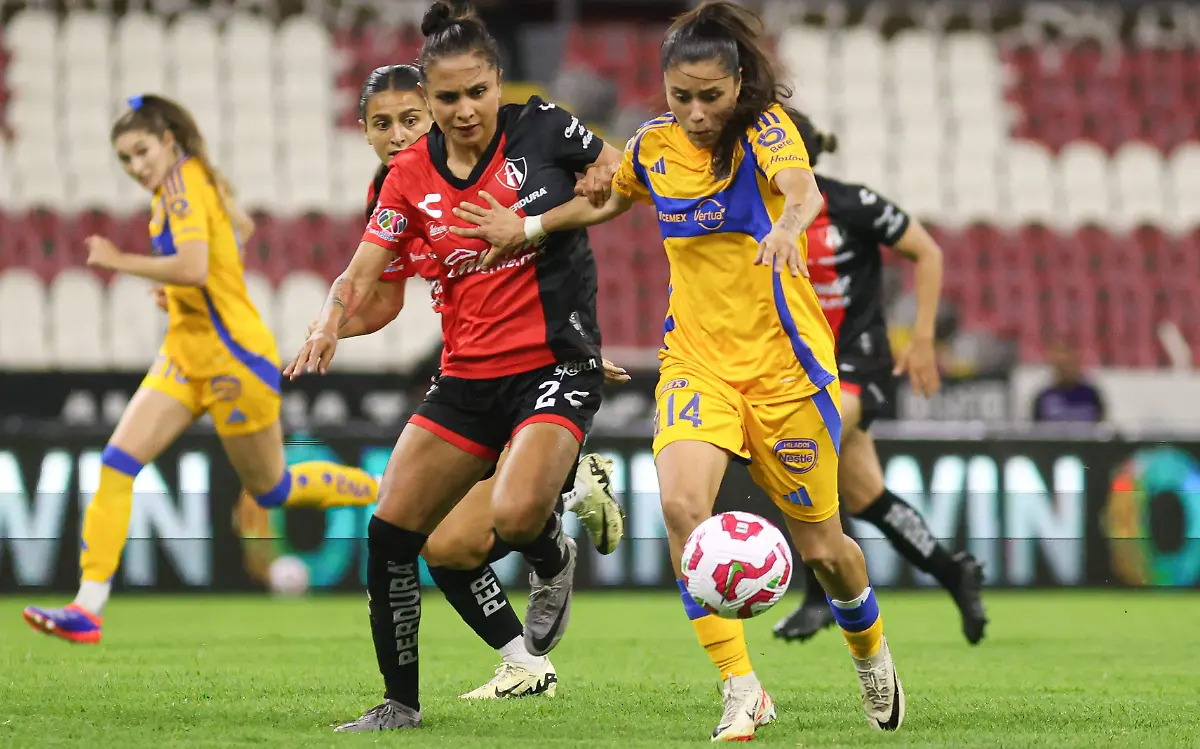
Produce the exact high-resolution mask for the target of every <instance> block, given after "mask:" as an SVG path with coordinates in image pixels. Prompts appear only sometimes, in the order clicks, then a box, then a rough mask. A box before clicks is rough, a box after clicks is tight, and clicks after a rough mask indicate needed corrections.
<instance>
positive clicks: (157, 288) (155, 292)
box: [150, 284, 167, 312]
mask: <svg viewBox="0 0 1200 749" xmlns="http://www.w3.org/2000/svg"><path fill="white" fill-rule="evenodd" d="M150 295H151V296H153V297H154V306H156V307H158V308H159V309H160V310H162V311H163V312H166V311H167V287H166V286H163V285H162V284H155V285H154V287H153V288H151V289H150Z"/></svg>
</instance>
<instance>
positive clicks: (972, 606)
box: [775, 107, 988, 644]
mask: <svg viewBox="0 0 1200 749" xmlns="http://www.w3.org/2000/svg"><path fill="white" fill-rule="evenodd" d="M785 109H786V110H787V112H788V115H789V116H790V117H791V118H792V121H793V122H794V123H795V124H796V128H797V129H798V130H799V131H800V137H801V138H802V139H803V140H804V146H805V148H806V149H807V150H808V155H809V158H810V159H811V161H812V165H813V167H814V168H815V167H816V165H817V159H818V158H819V157H820V155H821V154H822V153H831V152H833V151H835V150H837V138H836V137H835V136H833V135H831V134H829V133H824V132H821V131H820V130H818V129H817V128H816V127H815V126H814V125H813V124H812V122H811V121H810V120H809V119H808V117H806V116H804V115H803V114H801V113H800V112H797V111H795V110H792V109H787V108H786V107H785ZM817 186H818V187H819V188H820V189H821V194H822V195H824V196H825V208H824V209H823V210H822V212H821V215H820V216H818V217H817V219H816V220H815V221H813V223H812V225H811V226H809V228H808V271H809V278H810V279H811V281H812V284H813V288H814V289H816V291H817V297H818V298H819V299H820V300H821V308H822V310H824V312H825V317H826V319H827V320H828V321H829V325H830V327H831V328H832V329H833V334H834V337H835V339H836V340H837V363H838V378H839V379H840V380H841V383H842V445H841V452H840V453H839V457H840V462H839V467H838V495H839V498H840V499H841V503H842V507H843V508H845V510H846V511H847V512H849V513H850V514H851V515H852V516H854V517H856V518H858V519H860V520H865V521H866V522H868V523H871V524H872V525H874V526H875V527H876V528H878V529H879V530H880V531H882V533H883V535H884V536H885V537H886V538H887V540H888V541H889V542H890V543H891V544H892V547H893V548H895V549H896V551H897V552H899V553H900V555H901V556H903V557H904V558H905V559H907V560H908V561H909V562H910V563H911V564H912V565H913V566H914V567H916V568H917V569H918V570H920V571H922V572H925V573H928V574H930V575H932V576H933V577H934V578H935V579H937V581H938V582H939V583H941V585H942V587H943V588H945V589H946V591H947V592H948V593H950V595H951V596H952V597H953V599H954V602H955V604H957V606H958V609H959V612H960V613H961V615H962V628H963V634H964V635H965V636H966V638H967V641H968V642H970V643H971V644H976V643H978V642H979V641H980V640H981V639H983V630H984V626H985V625H986V624H987V621H988V620H987V615H986V613H985V611H984V608H983V602H982V600H981V598H980V588H981V586H982V583H983V568H982V567H981V566H980V564H979V562H978V561H976V560H975V558H974V557H972V556H971V555H970V554H967V553H965V552H959V553H957V554H955V553H951V552H950V550H948V549H947V548H946V547H945V546H943V545H942V544H941V543H940V542H939V541H938V539H937V537H936V536H934V535H933V531H932V530H930V528H929V526H928V525H927V524H926V523H925V520H924V518H922V517H921V515H920V514H919V513H918V512H917V511H916V510H915V509H914V508H913V507H912V506H911V505H909V504H908V503H907V502H905V501H904V500H903V499H901V498H900V497H898V496H896V495H895V494H893V493H892V492H890V491H888V490H887V488H886V487H885V486H884V484H883V468H882V466H881V465H880V462H879V455H878V454H877V453H876V452H875V441H874V440H873V439H872V437H871V433H870V432H869V431H867V430H868V428H869V427H870V426H871V422H872V421H874V419H875V418H876V417H877V416H878V415H879V413H880V411H881V410H882V408H883V406H884V405H885V403H886V402H887V398H888V394H889V393H890V392H891V391H892V389H893V387H894V385H895V381H894V378H895V377H896V376H898V375H902V374H907V375H908V378H909V382H910V384H911V385H912V389H913V393H915V394H916V395H921V396H925V397H929V396H932V395H933V394H934V393H935V392H937V389H938V387H939V386H940V384H941V381H940V378H939V375H938V369H937V362H936V359H935V356H934V346H933V343H934V338H933V327H934V318H935V317H936V316H937V307H938V299H939V296H940V294H941V283H942V251H941V248H939V247H938V246H937V243H936V242H935V241H934V240H933V237H931V236H930V235H929V232H927V231H925V228H924V227H923V226H921V224H920V223H919V222H918V221H917V220H916V219H915V218H913V217H911V216H910V215H909V214H908V213H906V212H905V211H904V210H902V209H901V208H900V207H899V206H897V205H896V204H895V203H893V202H891V201H890V200H888V199H887V198H885V197H883V196H882V195H880V194H879V193H877V192H875V191H874V190H872V189H870V188H869V187H865V186H863V185H854V184H846V183H844V182H839V181H838V180H836V179H832V178H830V177H825V176H823V175H821V174H818V175H817ZM882 246H888V247H891V248H892V249H894V250H895V251H896V252H899V253H900V254H901V255H902V256H903V257H904V258H905V259H907V260H911V261H913V262H915V263H916V264H917V288H916V296H917V320H916V324H915V325H914V328H915V329H914V333H913V339H912V341H911V343H909V345H908V347H907V348H906V349H905V350H904V351H903V352H901V354H900V357H899V359H898V361H894V360H893V359H892V350H891V346H890V345H889V342H888V335H887V323H886V321H885V320H884V316H883V255H882V252H881V251H880V247H882ZM807 581H808V584H807V587H806V589H805V596H804V603H802V604H801V605H800V606H799V607H798V608H797V609H796V610H795V611H793V612H792V613H791V614H789V615H788V616H786V617H784V619H783V620H781V621H780V622H779V623H778V624H776V625H775V634H776V636H778V637H782V638H784V639H787V640H799V641H803V640H807V639H808V638H810V637H812V636H813V635H815V634H816V633H817V632H819V631H820V630H822V629H824V628H825V627H828V626H831V625H832V624H833V623H834V621H833V614H832V612H830V610H829V604H828V602H827V601H826V597H825V591H824V590H822V589H821V584H820V583H819V582H817V579H816V577H815V576H814V575H813V574H812V572H811V571H810V572H808V573H807Z"/></svg>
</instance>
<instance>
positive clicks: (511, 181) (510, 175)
mask: <svg viewBox="0 0 1200 749" xmlns="http://www.w3.org/2000/svg"><path fill="white" fill-rule="evenodd" d="M528 173H529V168H528V166H526V163H525V157H524V156H522V157H520V158H517V159H505V160H504V166H502V167H500V171H498V172H496V179H497V180H498V181H499V182H500V184H502V185H504V186H505V187H507V188H508V189H510V190H520V189H521V188H522V187H524V186H525V175H526V174H528Z"/></svg>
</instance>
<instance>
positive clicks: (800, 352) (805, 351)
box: [771, 273, 837, 411]
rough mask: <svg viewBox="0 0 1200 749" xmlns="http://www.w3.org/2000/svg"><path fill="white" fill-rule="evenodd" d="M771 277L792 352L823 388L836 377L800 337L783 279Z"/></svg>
mask: <svg viewBox="0 0 1200 749" xmlns="http://www.w3.org/2000/svg"><path fill="white" fill-rule="evenodd" d="M771 278H772V281H771V284H772V290H773V291H774V294H775V312H776V313H777V314H778V315H779V323H780V325H782V326H783V330H784V332H785V333H787V337H788V341H789V342H790V343H791V344H792V353H793V354H795V355H796V361H798V362H800V366H801V368H803V369H804V374H806V375H808V379H809V381H810V382H812V384H813V385H815V386H816V387H818V388H823V387H825V386H826V385H828V384H829V383H831V382H833V381H834V380H836V379H837V378H836V377H834V376H833V374H832V373H830V372H827V371H826V370H825V368H824V367H822V366H821V362H819V361H817V357H816V356H815V355H814V354H813V352H812V349H811V348H809V347H808V344H807V343H805V342H804V339H803V338H801V337H800V329H799V328H797V327H796V319H795V318H794V317H792V311H791V310H790V309H788V306H787V298H786V297H785V296H784V294H783V279H782V278H781V277H780V275H779V274H778V273H772V274H771ZM834 410H835V411H836V410H837V409H834Z"/></svg>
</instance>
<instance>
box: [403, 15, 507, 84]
mask: <svg viewBox="0 0 1200 749" xmlns="http://www.w3.org/2000/svg"><path fill="white" fill-rule="evenodd" d="M421 34H422V35H423V36H424V37H425V42H424V43H423V44H422V45H421V55H420V58H419V59H420V64H421V73H422V80H424V77H423V76H424V73H425V71H427V70H429V63H430V62H431V61H433V60H436V59H438V58H441V57H452V56H454V55H461V54H477V55H479V56H480V57H482V58H483V59H484V61H485V62H486V63H487V64H488V65H490V66H491V67H493V68H495V69H496V70H499V69H500V45H498V44H497V43H496V40H495V39H493V38H492V35H491V33H490V32H488V30H487V27H486V26H484V25H483V21H482V20H480V18H479V14H478V13H476V12H475V8H474V7H472V5H471V3H469V2H466V1H465V0H438V1H437V2H436V3H434V4H433V5H431V6H429V10H427V11H425V17H424V18H422V19H421Z"/></svg>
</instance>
